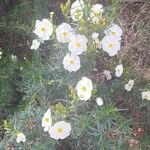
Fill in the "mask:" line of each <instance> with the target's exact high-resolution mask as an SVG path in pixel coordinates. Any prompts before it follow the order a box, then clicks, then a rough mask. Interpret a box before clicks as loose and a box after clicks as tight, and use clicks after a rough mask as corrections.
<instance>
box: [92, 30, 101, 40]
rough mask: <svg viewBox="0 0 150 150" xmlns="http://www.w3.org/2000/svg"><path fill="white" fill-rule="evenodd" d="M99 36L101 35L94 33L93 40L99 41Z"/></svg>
mask: <svg viewBox="0 0 150 150" xmlns="http://www.w3.org/2000/svg"><path fill="white" fill-rule="evenodd" d="M98 36H99V33H97V32H94V33H93V34H92V38H93V40H95V39H97V38H98Z"/></svg>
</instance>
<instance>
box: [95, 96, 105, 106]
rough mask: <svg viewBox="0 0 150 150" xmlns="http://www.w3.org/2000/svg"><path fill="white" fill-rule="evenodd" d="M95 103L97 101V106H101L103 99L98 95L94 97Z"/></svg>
mask: <svg viewBox="0 0 150 150" xmlns="http://www.w3.org/2000/svg"><path fill="white" fill-rule="evenodd" d="M96 103H97V105H98V106H102V105H103V100H102V99H101V98H100V97H98V98H97V99H96Z"/></svg>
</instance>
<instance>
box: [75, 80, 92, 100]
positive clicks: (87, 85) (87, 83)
mask: <svg viewBox="0 0 150 150" xmlns="http://www.w3.org/2000/svg"><path fill="white" fill-rule="evenodd" d="M76 90H77V95H78V97H79V99H80V100H83V101H87V100H88V99H90V98H91V92H92V90H93V83H92V81H91V80H90V79H89V78H87V77H82V79H81V80H80V81H79V82H78V83H77V85H76Z"/></svg>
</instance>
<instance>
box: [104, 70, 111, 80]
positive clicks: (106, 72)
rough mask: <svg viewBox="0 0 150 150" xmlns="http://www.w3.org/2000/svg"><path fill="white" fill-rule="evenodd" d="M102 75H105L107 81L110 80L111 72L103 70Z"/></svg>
mask: <svg viewBox="0 0 150 150" xmlns="http://www.w3.org/2000/svg"><path fill="white" fill-rule="evenodd" d="M103 74H104V75H105V77H106V79H107V80H111V78H112V76H111V72H110V71H108V70H104V72H103Z"/></svg>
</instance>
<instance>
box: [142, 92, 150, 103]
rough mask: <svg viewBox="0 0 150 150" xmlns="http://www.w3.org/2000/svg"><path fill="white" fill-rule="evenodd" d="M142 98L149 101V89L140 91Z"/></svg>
mask: <svg viewBox="0 0 150 150" xmlns="http://www.w3.org/2000/svg"><path fill="white" fill-rule="evenodd" d="M142 99H147V100H149V101H150V91H145V92H142Z"/></svg>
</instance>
